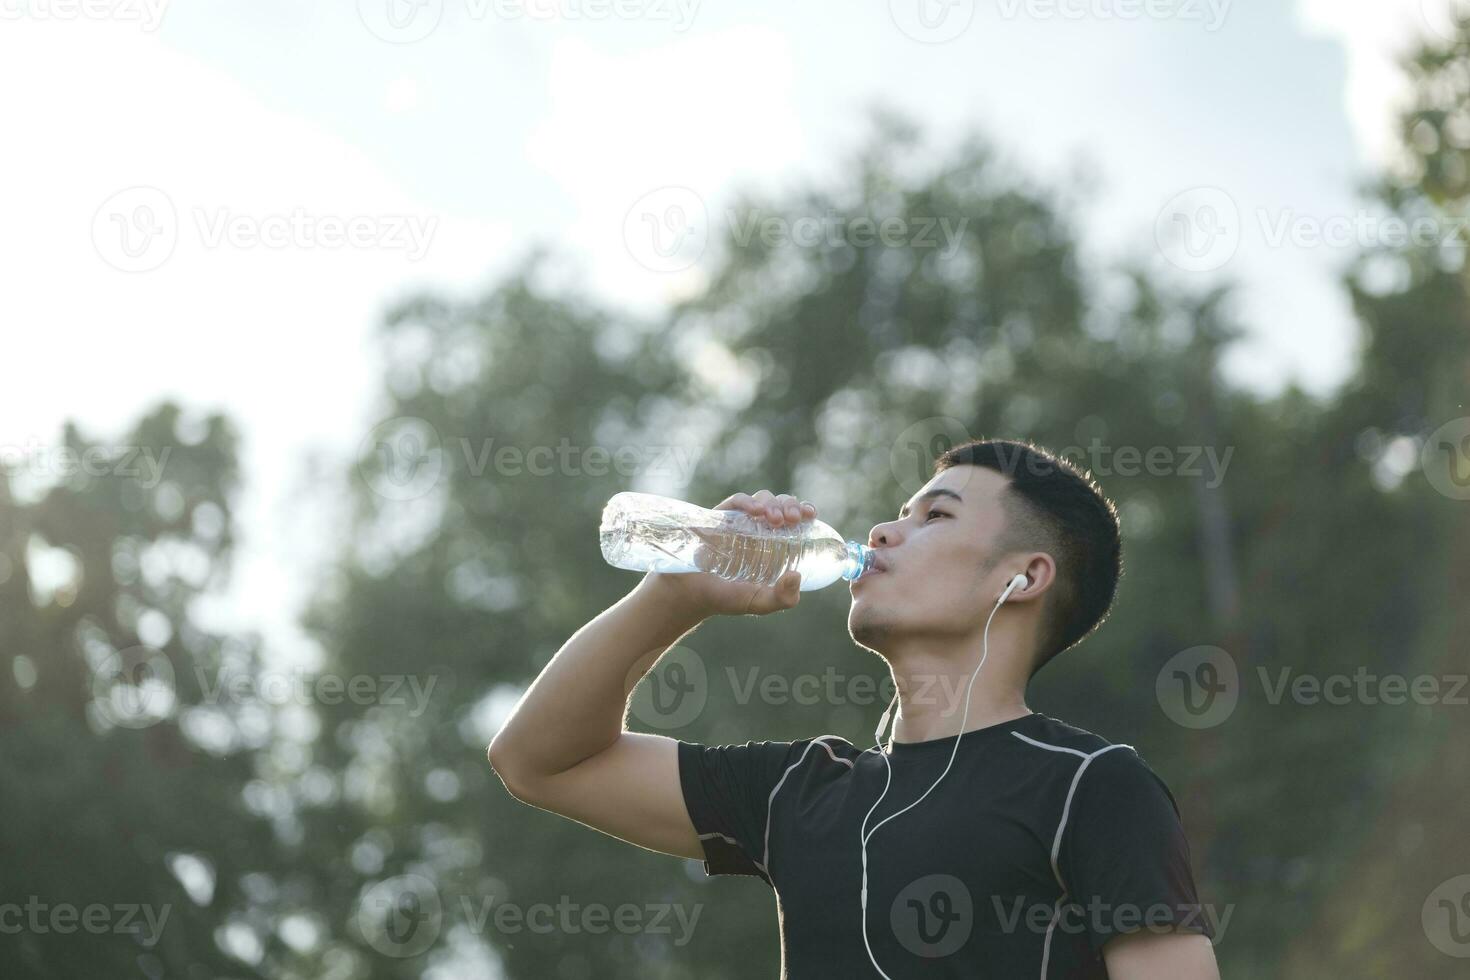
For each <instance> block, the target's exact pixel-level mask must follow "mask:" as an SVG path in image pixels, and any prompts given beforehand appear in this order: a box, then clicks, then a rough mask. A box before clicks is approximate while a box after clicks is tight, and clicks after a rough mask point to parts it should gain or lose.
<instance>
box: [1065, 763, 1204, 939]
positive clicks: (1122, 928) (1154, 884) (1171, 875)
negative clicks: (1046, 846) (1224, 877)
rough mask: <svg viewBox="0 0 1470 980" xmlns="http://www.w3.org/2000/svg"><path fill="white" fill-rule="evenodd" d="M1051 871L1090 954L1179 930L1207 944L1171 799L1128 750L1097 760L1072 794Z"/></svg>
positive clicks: (1201, 909)
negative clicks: (1137, 935)
mask: <svg viewBox="0 0 1470 980" xmlns="http://www.w3.org/2000/svg"><path fill="white" fill-rule="evenodd" d="M1058 869H1059V870H1060V872H1061V875H1062V881H1063V884H1064V885H1065V886H1066V888H1067V892H1068V896H1069V899H1070V901H1071V902H1072V903H1073V907H1072V908H1071V909H1070V913H1071V915H1072V917H1073V921H1074V923H1075V928H1076V929H1077V930H1078V931H1081V932H1083V933H1085V934H1086V935H1087V938H1088V941H1089V943H1090V944H1091V946H1092V948H1093V950H1094V951H1096V952H1099V953H1100V952H1101V950H1102V947H1103V945H1104V944H1105V943H1106V942H1107V941H1108V940H1109V939H1112V938H1113V937H1114V936H1118V935H1122V934H1124V933H1130V932H1137V931H1138V930H1140V929H1148V930H1150V931H1155V932H1160V931H1166V930H1170V929H1178V930H1182V931H1187V932H1198V933H1202V934H1204V935H1205V936H1208V937H1210V938H1211V939H1214V938H1215V928H1214V924H1213V922H1211V919H1210V915H1209V914H1208V913H1209V912H1210V910H1209V909H1208V908H1206V907H1204V906H1202V905H1201V904H1200V901H1199V895H1198V893H1197V891H1196V890H1195V884H1194V875H1193V873H1192V872H1191V871H1190V864H1189V841H1188V840H1187V839H1186V838H1185V836H1184V825H1183V822H1182V821H1181V820H1180V817H1179V808H1178V806H1177V805H1176V804H1175V802H1174V796H1173V794H1172V793H1170V792H1169V788H1168V787H1167V786H1166V785H1164V782H1163V780H1161V779H1160V778H1159V777H1158V776H1157V775H1155V773H1154V771H1153V770H1152V769H1150V768H1149V767H1148V764H1147V763H1145V762H1144V761H1143V759H1142V758H1140V757H1139V755H1138V753H1137V752H1135V751H1134V750H1133V748H1132V747H1131V746H1126V745H1123V746H1118V747H1117V748H1114V749H1110V750H1108V751H1106V752H1103V753H1102V754H1100V755H1098V756H1096V757H1095V758H1093V759H1092V761H1091V762H1090V763H1089V764H1088V766H1087V768H1086V770H1085V771H1084V772H1083V773H1082V777H1081V780H1080V782H1079V783H1078V785H1077V787H1076V790H1075V792H1074V797H1073V801H1072V806H1071V810H1070V812H1069V815H1068V819H1067V827H1066V830H1065V832H1064V834H1063V837H1062V847H1061V850H1060V852H1059V853H1058Z"/></svg>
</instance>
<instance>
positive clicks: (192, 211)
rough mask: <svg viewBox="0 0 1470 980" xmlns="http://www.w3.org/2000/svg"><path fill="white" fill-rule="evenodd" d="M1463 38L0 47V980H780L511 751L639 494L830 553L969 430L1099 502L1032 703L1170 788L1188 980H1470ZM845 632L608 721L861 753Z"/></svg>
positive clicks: (1270, 7)
mask: <svg viewBox="0 0 1470 980" xmlns="http://www.w3.org/2000/svg"><path fill="white" fill-rule="evenodd" d="M1464 13H1466V9H1465V8H1464V7H1462V6H1461V5H1459V4H1457V3H1452V2H1449V0H1443V2H1441V0H1423V2H1422V3H1421V2H1419V0H1396V2H1389V0H1357V2H1347V0H1337V2H1332V0H1291V2H1265V0H1234V2H1231V0H1156V2H1152V3H1149V4H1142V3H1130V2H1129V0H1056V2H1042V0H943V2H941V0H888V2H882V0H880V2H874V3H869V4H862V5H857V6H854V5H851V4H841V5H839V4H836V3H831V2H826V3H814V4H800V5H796V6H791V5H788V4H778V3H755V4H746V5H742V6H741V7H739V8H738V11H737V9H736V8H729V9H712V8H711V7H710V6H709V5H705V4H702V3H700V0H616V2H615V0H359V2H357V3H356V4H355V5H354V4H352V3H340V4H329V5H322V4H311V5H303V4H294V3H286V2H283V0H254V2H252V3H249V4H202V3H185V2H169V0H97V2H95V3H86V4H83V3H79V2H72V0H10V2H6V3H5V4H4V5H3V6H0V83H3V88H4V91H5V93H6V95H5V97H4V99H3V100H0V128H3V131H4V132H5V133H6V135H7V137H8V141H9V151H8V152H7V153H6V155H5V162H4V164H3V172H4V180H3V181H0V218H3V222H0V268H3V269H4V288H3V290H0V323H3V325H4V326H3V330H4V338H5V346H4V351H5V358H4V363H5V367H6V370H5V372H4V376H5V383H4V386H3V389H0V805H3V812H4V819H3V820H0V973H3V975H4V976H5V977H7V978H11V977H14V978H36V977H48V978H50V977H67V978H71V977H76V978H93V977H109V978H120V977H146V978H175V977H178V978H191V980H193V978H210V977H235V978H278V980H287V978H291V980H295V978H303V980H304V978H341V980H348V978H395V980H396V978H410V977H426V978H437V980H442V978H451V977H453V978H482V977H483V978H493V977H515V978H558V980H581V978H594V977H595V978H604V977H628V978H716V980H718V978H736V977H751V976H774V975H775V974H776V973H777V971H778V968H779V948H778V943H777V931H776V930H777V925H776V909H775V902H774V899H773V897H772V895H771V894H770V892H769V890H768V889H767V888H766V887H765V886H764V885H763V884H762V883H760V882H758V881H757V880H755V879H730V878H718V879H711V878H706V877H705V876H704V874H703V872H702V870H701V868H700V867H699V865H698V863H697V862H685V861H680V860H678V859H674V858H668V857H663V856H658V855H654V854H652V853H649V852H644V851H641V850H638V849H636V848H631V847H628V846H626V845H623V844H621V843H619V842H617V841H614V840H612V839H610V838H607V837H603V836H601V835H599V834H596V833H593V832H590V831H588V830H586V829H585V828H582V827H580V826H577V825H575V824H573V823H571V822H570V821H566V820H563V819H561V818H558V817H553V816H550V815H547V814H543V813H540V812H539V811H535V810H532V809H530V808H528V807H525V806H522V805H521V804H519V803H517V802H516V801H515V800H513V799H512V798H510V797H509V796H508V795H507V793H506V792H505V791H504V789H503V788H502V787H501V785H500V783H499V781H498V780H497V779H496V777H495V776H494V775H493V773H492V772H491V771H490V769H489V767H488V766H487V764H486V761H485V756H484V750H485V746H486V745H487V743H488V742H489V740H490V738H491V737H492V736H493V734H494V733H495V731H496V730H497V726H498V725H499V724H500V723H501V720H502V719H503V718H504V716H505V714H506V712H507V710H508V709H509V708H510V706H511V705H512V704H513V703H514V701H515V699H516V697H517V696H518V694H519V692H520V691H521V690H522V689H523V688H524V686H525V685H526V684H527V683H528V682H529V681H530V679H531V678H533V677H534V676H535V674H536V673H537V671H538V670H539V669H540V668H541V666H542V665H543V664H544V663H545V662H546V661H547V659H548V658H549V657H550V656H551V655H552V653H553V652H554V651H555V650H556V649H557V647H558V646H559V645H560V644H561V643H562V642H563V641H564V640H565V639H566V638H567V637H568V636H569V635H570V634H571V633H572V632H573V631H574V630H576V629H577V628H578V627H579V626H580V625H581V624H582V623H584V622H585V621H586V620H588V619H590V618H591V617H592V616H593V615H595V614H596V613H597V612H598V611H600V610H601V609H602V608H604V607H605V606H607V605H608V604H610V603H612V602H614V601H615V600H616V599H617V598H618V597H619V596H621V595H622V594H624V593H625V592H626V591H627V590H628V589H630V588H631V587H632V586H633V585H634V584H635V583H636V581H637V578H636V576H634V575H633V574H631V573H627V572H620V571H615V570H612V569H610V568H608V567H607V566H606V565H605V564H604V563H603V562H602V560H601V557H600V555H599V552H598V546H597V540H596V530H597V522H598V517H599V514H600V511H601V507H602V505H603V503H604V502H605V501H606V500H607V498H608V497H610V496H611V495H612V494H614V493H615V492H617V491H619V490H624V489H642V490H650V491H654V492H661V493H667V494H671V495H675V496H679V497H682V498H684V499H688V500H693V501H696V502H699V503H703V504H705V505H712V504H713V503H715V502H717V501H718V500H719V499H721V498H722V497H724V496H725V495H726V494H728V493H730V492H733V491H736V490H754V489H758V488H761V487H768V488H772V489H775V490H786V489H790V490H792V491H794V492H796V493H798V494H800V495H802V496H804V497H806V498H808V499H811V500H813V501H815V502H816V503H817V505H818V507H819V508H820V510H821V516H822V517H823V518H824V519H825V520H827V521H828V522H829V523H831V524H833V525H834V526H836V527H837V528H838V529H839V530H841V531H843V532H844V533H845V534H847V535H848V536H850V537H861V536H864V535H866V533H867V529H868V528H869V527H871V526H872V525H873V524H874V523H876V522H878V521H881V520H887V519H889V518H891V516H892V515H893V514H894V513H895V512H896V510H897V508H898V507H899V506H900V505H901V504H902V503H903V501H904V500H905V499H907V497H908V496H909V495H910V494H911V493H913V491H914V490H916V489H917V488H918V486H919V485H921V484H922V483H923V482H924V480H925V478H926V477H927V475H928V472H929V466H930V461H931V460H932V458H933V456H934V455H935V454H936V453H938V452H941V451H943V449H945V448H947V447H948V446H949V445H952V444H953V443H955V442H957V441H961V440H963V439H966V438H970V437H981V436H986V437H1000V438H1018V439H1033V440H1035V441H1037V442H1040V443H1041V444H1043V445H1046V446H1049V447H1051V448H1053V449H1054V450H1057V451H1060V452H1062V453H1063V454H1064V455H1066V456H1067V457H1068V458H1070V459H1072V460H1073V461H1074V462H1078V463H1079V464H1081V465H1083V466H1086V467H1087V468H1089V469H1090V470H1091V471H1092V472H1093V474H1094V475H1095V476H1096V478H1097V479H1098V481H1099V482H1100V483H1101V485H1102V487H1103V488H1104V490H1105V491H1106V492H1107V493H1109V494H1110V495H1111V496H1112V497H1113V498H1114V499H1115V500H1116V501H1117V502H1118V505H1119V508H1120V512H1121V515H1122V521H1123V528H1124V540H1125V569H1126V570H1125V574H1124V578H1123V581H1122V585H1121V591H1120V595H1119V599H1118V602H1117V605H1116V607H1115V610H1114V613H1113V615H1112V617H1111V619H1110V620H1109V621H1108V622H1107V624H1106V625H1105V626H1104V627H1103V628H1102V630H1101V631H1100V632H1099V633H1097V634H1096V635H1095V636H1093V637H1091V638H1090V639H1088V640H1086V641H1085V642H1084V643H1083V645H1082V646H1080V647H1079V648H1077V649H1076V650H1074V651H1071V652H1070V653H1068V654H1067V655H1066V656H1064V657H1062V658H1060V659H1059V660H1057V661H1055V662H1054V664H1053V665H1051V666H1050V667H1049V669H1047V670H1044V671H1043V672H1042V673H1041V674H1040V675H1038V677H1037V678H1036V680H1035V682H1034V684H1033V687H1032V690H1031V692H1030V696H1029V701H1030V704H1031V707H1032V708H1034V709H1035V710H1038V711H1043V712H1045V713H1047V714H1050V715H1052V716H1054V717H1060V718H1062V719H1065V720H1067V721H1069V722H1071V723H1073V724H1075V725H1078V726H1080V727H1083V728H1087V729H1090V730H1092V731H1095V732H1098V733H1099V734H1101V735H1103V736H1104V737H1107V738H1109V739H1110V740H1113V741H1119V742H1126V743H1129V744H1132V745H1134V746H1135V747H1137V749H1138V750H1139V751H1140V753H1141V754H1142V755H1143V756H1144V758H1146V759H1147V760H1148V761H1149V763H1150V764H1151V765H1152V766H1153V768H1154V769H1155V770H1156V771H1157V772H1158V773H1159V774H1160V775H1161V776H1162V777H1163V778H1164V780H1165V781H1166V782H1167V783H1168V784H1169V786H1170V787H1171V789H1172V790H1173V792H1174V795H1175V796H1176V798H1177V799H1178V801H1179V804H1180V807H1181V810H1182V811H1183V816H1184V822H1185V826H1186V829H1187V831H1188V833H1189V837H1190V841H1191V846H1192V849H1193V851H1192V857H1193V861H1194V867H1195V872H1196V876H1197V880H1198V882H1199V885H1200V890H1201V895H1202V899H1203V900H1204V901H1205V902H1206V903H1208V904H1209V905H1210V906H1211V907H1212V908H1213V909H1214V911H1215V912H1216V914H1217V917H1218V919H1219V920H1220V926H1219V928H1218V931H1219V933H1220V934H1219V935H1218V937H1217V950H1216V952H1217V957H1218V959H1219V961H1220V963H1221V966H1222V970H1223V973H1224V975H1225V976H1226V977H1242V978H1245V977H1248V978H1316V977H1332V978H1334V980H1347V978H1381V977H1410V976H1412V977H1416V978H1441V977H1444V978H1448V977H1461V976H1464V975H1466V971H1467V969H1470V965H1467V964H1470V959H1467V958H1470V846H1467V844H1466V843H1465V834H1464V827H1465V817H1466V810H1467V804H1470V793H1467V789H1466V787H1467V785H1470V762H1467V751H1470V750H1467V746H1470V687H1467V686H1466V684H1465V679H1466V673H1467V671H1470V658H1467V653H1470V640H1467V637H1470V602H1467V597H1470V408H1467V406H1466V390H1467V385H1470V319H1467V313H1470V309H1467V294H1466V275H1467V271H1466V267H1465V261H1464V260H1465V249H1466V243H1467V240H1470V227H1467V226H1470V215H1467V210H1470V209H1467V204H1470V27H1467V26H1466V22H1465V20H1464V18H1463V17H1462V14H1464ZM846 605H847V597H846V594H845V590H844V589H840V588H833V589H828V590H825V591H823V592H818V593H809V594H807V596H806V597H804V599H803V602H802V604H801V607H800V608H799V609H798V610H796V611H794V612H791V613H787V614H784V615H782V616H780V617H778V618H775V619H770V620H743V621H742V620H729V621H715V622H710V623H707V624H705V625H704V626H703V627H701V628H700V629H699V630H698V631H697V632H696V633H694V634H692V635H691V636H690V637H689V638H688V639H687V641H686V642H685V643H684V644H683V646H682V647H681V649H680V650H679V651H678V654H677V657H671V658H670V663H672V664H675V665H676V666H677V667H678V670H679V673H678V674H677V675H673V676H669V677H666V678H664V680H665V681H667V682H668V683H669V684H674V685H676V686H678V687H679V688H680V689H681V690H682V691H683V692H684V693H685V694H686V695H688V696H687V697H685V698H683V699H682V700H680V701H678V703H677V707H676V708H675V709H670V708H669V704H670V703H669V702H668V701H667V700H665V699H658V698H650V697H647V696H645V695H646V689H644V690H641V691H640V693H639V695H638V696H636V697H635V699H634V703H633V708H632V711H631V714H630V724H631V725H632V726H633V727H635V728H639V729H640V730H645V731H661V732H663V733H665V734H669V735H672V736H674V737H677V738H681V739H685V740H688V741H698V742H704V743H709V744H719V743H736V742H744V741H746V740H747V739H766V738H770V739H785V738H801V737H809V736H811V735H815V734H820V733H826V732H835V733H838V734H841V735H844V736H846V737H848V738H850V739H852V740H854V741H855V742H856V741H863V740H864V739H865V738H866V735H867V733H868V732H869V731H870V730H871V726H872V724H873V722H874V719H875V718H876V716H877V715H878V714H879V713H880V712H881V710H882V706H883V705H884V704H886V701H887V699H886V697H883V696H882V695H881V694H880V693H876V692H875V690H874V687H873V684H874V682H875V681H876V680H878V679H881V678H882V676H883V675H882V672H881V671H880V670H879V664H878V662H877V661H876V659H875V658H873V657H871V656H870V655H868V654H866V653H864V652H862V651H860V650H858V649H857V648H856V647H854V646H853V644H852V643H851V641H850V640H849V639H848V637H847V635H846V631H845V615H846ZM661 669H663V668H661ZM645 683H646V684H647V683H649V682H645ZM865 744H866V743H865ZM1227 916H1228V918H1227Z"/></svg>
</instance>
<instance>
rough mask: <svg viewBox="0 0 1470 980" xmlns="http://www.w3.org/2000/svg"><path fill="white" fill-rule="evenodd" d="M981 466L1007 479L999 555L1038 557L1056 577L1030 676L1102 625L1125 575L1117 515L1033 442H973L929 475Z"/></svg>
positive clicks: (1088, 483)
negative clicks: (1047, 558) (1052, 565)
mask: <svg viewBox="0 0 1470 980" xmlns="http://www.w3.org/2000/svg"><path fill="white" fill-rule="evenodd" d="M955 466H983V467H985V468H986V469H991V470H995V471H996V472H997V473H1000V474H1001V475H1002V476H1005V477H1007V479H1008V482H1007V484H1006V492H1005V495H1004V496H1003V498H1002V503H1003V505H1004V506H1005V510H1006V514H1007V516H1008V517H1009V518H1010V521H1009V523H1008V525H1007V527H1006V530H1005V532H1004V533H1003V534H1002V535H1001V538H1000V540H998V541H996V548H997V554H998V555H999V554H1008V553H1010V552H1014V551H1044V552H1046V553H1047V554H1049V555H1051V556H1052V559H1053V560H1054V561H1055V562H1056V566H1057V577H1056V582H1055V584H1054V585H1053V586H1052V589H1051V593H1050V594H1049V595H1048V596H1047V599H1046V602H1047V605H1046V607H1045V610H1046V616H1045V624H1044V625H1043V627H1042V631H1041V636H1040V637H1038V639H1037V650H1036V659H1035V662H1034V663H1033V664H1032V665H1031V673H1032V675H1035V673H1036V672H1037V671H1038V670H1040V669H1041V668H1042V667H1044V666H1046V664H1047V663H1048V662H1049V661H1050V660H1051V659H1052V658H1053V657H1055V656H1056V655H1057V654H1059V653H1061V652H1062V651H1063V650H1066V649H1069V648H1070V647H1072V646H1075V645H1076V644H1077V643H1079V642H1080V641H1081V640H1082V639H1083V638H1084V637H1086V636H1088V635H1089V634H1090V633H1092V631H1093V630H1095V629H1097V628H1098V626H1100V625H1101V624H1102V622H1103V620H1104V619H1106V618H1107V615H1108V611H1109V610H1110V609H1111V608H1112V605H1113V597H1114V596H1115V595H1116V594H1117V591H1118V579H1119V578H1120V577H1122V574H1123V541H1122V534H1121V531H1120V528H1119V525H1118V509H1117V507H1116V506H1114V504H1113V502H1112V501H1111V500H1109V499H1108V498H1107V496H1106V495H1105V494H1104V493H1103V492H1102V488H1101V487H1099V486H1098V485H1097V481H1096V480H1094V479H1093V478H1092V474H1091V473H1089V472H1088V471H1086V470H1083V469H1080V468H1078V467H1077V466H1076V465H1074V464H1073V463H1071V462H1070V461H1068V460H1067V459H1064V458H1063V457H1060V456H1058V455H1056V454H1055V453H1052V452H1050V451H1048V450H1046V449H1043V448H1042V447H1040V446H1038V445H1036V444H1035V443H1032V442H1015V441H1012V440H1009V439H976V440H972V441H971V442H967V443H964V444H963V445H959V446H955V447H954V448H952V449H950V450H948V451H947V452H945V453H943V454H942V455H940V457H939V458H938V459H936V460H935V461H934V472H935V473H936V474H938V473H941V472H943V471H944V470H947V469H950V468H951V467H955Z"/></svg>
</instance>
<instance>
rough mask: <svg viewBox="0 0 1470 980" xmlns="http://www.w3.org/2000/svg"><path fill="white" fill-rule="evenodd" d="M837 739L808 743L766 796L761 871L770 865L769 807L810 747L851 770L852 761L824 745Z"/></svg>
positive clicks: (821, 738)
mask: <svg viewBox="0 0 1470 980" xmlns="http://www.w3.org/2000/svg"><path fill="white" fill-rule="evenodd" d="M839 737H840V736H837V735H818V736H817V737H816V738H814V739H812V740H811V741H810V742H808V743H807V746H806V748H804V749H802V750H801V758H799V759H797V760H796V761H795V762H793V763H792V764H791V765H789V766H787V767H786V771H785V772H783V773H782V774H781V778H780V779H778V780H776V786H775V788H774V789H772V790H771V795H770V796H768V797H766V840H765V852H764V853H763V855H762V857H764V858H765V866H763V867H762V868H761V870H762V871H765V870H766V867H768V866H769V865H770V863H771V807H772V806H773V805H774V804H775V802H776V794H777V793H779V792H780V791H781V784H782V783H784V782H786V777H787V776H789V775H791V770H793V769H795V768H796V767H797V766H799V765H801V764H802V763H803V762H804V761H806V754H807V753H808V752H810V751H811V750H812V746H814V745H820V746H821V747H822V748H824V749H826V750H827V754H828V755H830V756H832V759H833V761H835V762H841V763H844V764H846V766H847V768H849V769H851V768H853V764H852V761H851V760H849V759H839V758H837V756H836V754H834V753H833V751H832V747H831V746H830V745H828V744H827V743H826V741H825V740H826V739H829V738H839ZM843 741H846V739H843ZM849 744H851V743H849ZM766 873H767V876H769V874H770V872H769V871H767V872H766ZM772 884H773V885H774V884H775V883H774V882H772Z"/></svg>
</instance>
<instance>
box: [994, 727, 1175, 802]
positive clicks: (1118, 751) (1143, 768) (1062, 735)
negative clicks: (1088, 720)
mask: <svg viewBox="0 0 1470 980" xmlns="http://www.w3.org/2000/svg"><path fill="white" fill-rule="evenodd" d="M1037 722H1038V724H1037V725H1036V726H1034V727H1033V728H1032V729H1031V730H1029V731H1028V732H1025V733H1018V735H1019V736H1029V738H1028V739H1026V740H1027V741H1029V742H1030V743H1031V744H1032V745H1034V746H1035V747H1036V748H1038V749H1042V748H1045V749H1046V750H1047V751H1048V752H1049V753H1050V754H1051V755H1052V757H1054V758H1059V759H1066V758H1069V759H1070V760H1071V761H1072V762H1073V763H1076V764H1077V767H1080V768H1081V770H1082V772H1085V777H1084V778H1083V779H1082V780H1081V781H1082V784H1083V788H1084V792H1086V791H1087V790H1088V788H1090V790H1091V793H1092V794H1096V793H1102V794H1105V795H1108V796H1118V795H1122V796H1136V795H1138V794H1152V793H1154V792H1156V789H1161V790H1162V791H1163V794H1164V795H1165V796H1167V797H1168V798H1169V801H1170V803H1174V796H1173V793H1172V792H1171V791H1170V790H1169V787H1168V784H1166V783H1165V782H1164V780H1163V778H1162V777H1161V776H1160V775H1159V774H1158V773H1157V772H1155V771H1154V769H1153V767H1152V766H1150V765H1149V764H1148V761H1147V760H1145V759H1144V757H1143V756H1142V755H1141V754H1140V753H1139V751H1138V750H1137V749H1136V748H1134V747H1133V746H1132V745H1129V744H1127V743H1123V742H1113V741H1110V740H1108V739H1106V738H1104V737H1103V736H1101V735H1099V734H1097V733H1096V732H1090V731H1088V730H1087V729H1085V728H1079V727H1077V726H1076V725H1071V724H1068V723H1067V722H1064V721H1061V720H1059V719H1056V718H1050V717H1046V716H1043V717H1041V718H1038V719H1037ZM1077 767H1074V769H1073V771H1074V772H1076V771H1077ZM1089 795H1090V794H1089ZM1176 806H1177V804H1176Z"/></svg>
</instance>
